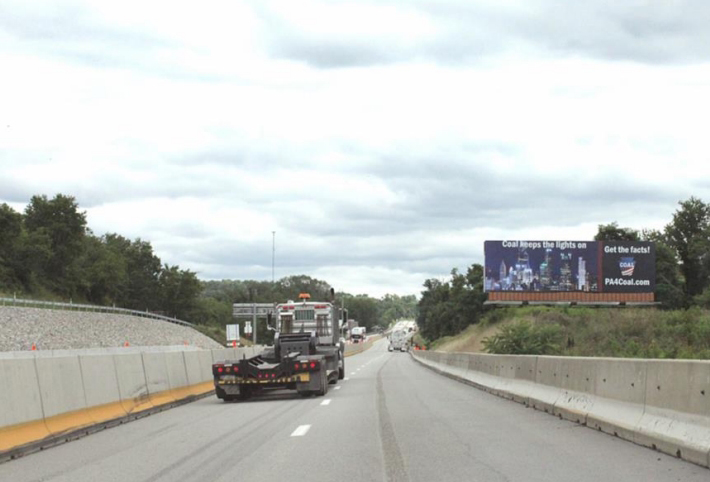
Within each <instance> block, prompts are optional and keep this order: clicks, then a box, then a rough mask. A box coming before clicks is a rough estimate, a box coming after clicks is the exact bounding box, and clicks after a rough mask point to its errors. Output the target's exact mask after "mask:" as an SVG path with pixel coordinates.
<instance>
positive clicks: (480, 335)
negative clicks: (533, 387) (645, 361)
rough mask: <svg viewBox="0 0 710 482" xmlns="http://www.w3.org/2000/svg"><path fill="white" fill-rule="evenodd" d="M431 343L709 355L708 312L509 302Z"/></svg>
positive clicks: (461, 347)
mask: <svg viewBox="0 0 710 482" xmlns="http://www.w3.org/2000/svg"><path fill="white" fill-rule="evenodd" d="M432 348H433V349H440V350H444V351H488V352H490V353H520V354H523V353H525V354H548V355H568V356H595V357H629V358H697V359H710V312H709V311H707V310H701V309H699V308H692V309H689V310H677V311H661V310H657V309H655V308H630V307H628V308H586V307H565V308H557V307H516V308H514V307H509V308H499V309H496V310H494V311H491V312H489V313H488V314H486V315H485V316H484V318H483V320H482V323H481V324H480V326H479V325H472V326H471V327H469V328H468V329H467V330H465V331H464V332H462V333H461V334H460V335H457V336H456V337H447V338H446V339H441V340H437V342H436V343H434V344H433V347H432Z"/></svg>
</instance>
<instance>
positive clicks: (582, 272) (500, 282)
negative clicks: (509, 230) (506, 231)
mask: <svg viewBox="0 0 710 482" xmlns="http://www.w3.org/2000/svg"><path fill="white" fill-rule="evenodd" d="M484 252H485V262H486V265H485V283H484V287H485V290H486V291H587V292H596V291H599V268H600V263H599V248H598V246H597V243H596V242H589V241H486V242H485V244H484Z"/></svg>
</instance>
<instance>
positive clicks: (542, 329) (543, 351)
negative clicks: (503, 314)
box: [483, 321, 563, 355]
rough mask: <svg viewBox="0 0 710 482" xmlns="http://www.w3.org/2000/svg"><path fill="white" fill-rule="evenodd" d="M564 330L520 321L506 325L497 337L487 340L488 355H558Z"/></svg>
mask: <svg viewBox="0 0 710 482" xmlns="http://www.w3.org/2000/svg"><path fill="white" fill-rule="evenodd" d="M562 339H563V336H562V330H561V328H560V326H559V325H554V324H548V323H546V324H533V323H530V322H528V321H520V322H518V323H515V324H511V325H506V326H504V327H502V328H501V330H500V331H499V332H498V333H496V334H495V335H493V336H491V337H488V338H485V339H484V340H483V346H484V347H485V349H486V351H487V352H488V353H495V354H505V355H557V354H559V353H560V351H561V348H560V346H561V342H562Z"/></svg>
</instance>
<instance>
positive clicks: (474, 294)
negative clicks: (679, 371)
mask: <svg viewBox="0 0 710 482" xmlns="http://www.w3.org/2000/svg"><path fill="white" fill-rule="evenodd" d="M678 205H679V207H678V209H677V210H676V211H675V213H674V214H673V217H672V219H671V221H670V222H669V223H668V224H666V225H665V226H664V228H663V229H661V230H656V229H633V228H628V227H620V226H619V225H618V223H616V222H611V223H609V224H600V225H599V226H598V230H597V233H596V235H595V236H594V240H595V241H652V242H654V243H655V246H656V290H655V298H656V301H657V302H660V303H661V304H660V307H661V308H662V309H667V310H674V309H687V308H690V307H693V306H698V307H701V308H710V204H708V203H705V202H703V201H702V200H700V199H698V198H696V197H691V198H690V199H688V200H685V201H680V202H679V203H678ZM483 273H484V268H483V266H481V265H480V264H473V265H471V266H470V267H469V268H468V270H467V272H466V274H462V273H459V272H458V270H456V269H454V270H452V272H451V278H450V279H449V280H445V281H444V280H439V279H436V278H432V279H428V280H426V281H425V282H424V288H425V290H424V291H423V292H422V296H421V298H420V300H419V303H418V308H419V314H418V317H417V323H418V325H419V328H420V330H421V333H422V335H423V336H424V337H425V338H427V339H429V340H435V339H438V338H441V337H444V336H450V335H455V334H457V333H459V332H461V331H462V330H464V329H465V328H466V327H468V326H469V325H470V324H474V323H478V322H479V321H480V319H481V317H482V316H483V314H484V312H485V311H487V310H488V309H490V308H487V307H486V306H484V302H485V300H486V298H487V296H486V293H485V292H484V291H483Z"/></svg>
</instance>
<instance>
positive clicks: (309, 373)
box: [212, 291, 347, 401]
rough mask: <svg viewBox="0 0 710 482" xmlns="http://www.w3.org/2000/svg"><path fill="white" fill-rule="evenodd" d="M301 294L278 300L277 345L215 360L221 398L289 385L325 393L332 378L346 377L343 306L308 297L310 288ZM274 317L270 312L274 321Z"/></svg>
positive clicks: (242, 397) (334, 380) (242, 396)
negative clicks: (248, 355)
mask: <svg viewBox="0 0 710 482" xmlns="http://www.w3.org/2000/svg"><path fill="white" fill-rule="evenodd" d="M299 297H300V299H301V301H299V302H297V303H295V302H293V301H289V302H287V303H283V304H279V305H276V308H275V312H276V313H275V315H276V319H275V322H276V325H277V326H276V327H275V330H276V333H275V335H274V346H273V347H272V348H271V347H270V348H267V349H266V350H264V352H263V353H262V354H260V355H257V356H254V357H251V358H243V359H241V360H224V361H220V362H218V363H215V364H214V365H212V375H213V377H214V386H215V393H216V395H217V398H219V399H222V400H224V401H230V400H237V399H238V400H245V399H248V398H250V397H251V396H252V395H254V394H258V393H262V392H264V391H266V390H273V389H284V388H285V389H291V390H296V391H298V393H299V394H300V395H302V396H307V395H312V394H316V395H321V396H322V395H325V394H326V393H328V384H335V383H338V380H342V379H343V378H345V343H344V341H343V339H342V338H341V337H340V330H339V328H340V316H339V315H340V310H339V309H338V308H337V307H336V306H335V305H334V304H333V303H332V302H323V301H308V300H309V299H310V296H309V295H308V294H307V293H302V294H301V295H300V296H299ZM331 297H334V292H333V291H331ZM346 313H347V312H345V310H343V314H344V315H346ZM343 318H344V319H347V316H343ZM271 322H272V319H271V316H269V325H271Z"/></svg>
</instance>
